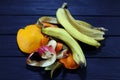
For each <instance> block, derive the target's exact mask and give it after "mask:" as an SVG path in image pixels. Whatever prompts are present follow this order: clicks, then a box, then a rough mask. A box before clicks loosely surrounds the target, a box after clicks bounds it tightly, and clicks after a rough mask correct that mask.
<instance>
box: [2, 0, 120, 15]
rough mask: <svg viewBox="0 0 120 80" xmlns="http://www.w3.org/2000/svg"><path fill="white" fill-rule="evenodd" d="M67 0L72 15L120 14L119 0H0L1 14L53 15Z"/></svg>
mask: <svg viewBox="0 0 120 80" xmlns="http://www.w3.org/2000/svg"><path fill="white" fill-rule="evenodd" d="M63 2H67V3H68V6H69V9H70V11H71V12H72V13H73V14H74V15H109V16H111V15H114V16H120V6H119V4H120V1H119V0H76V1H74V0H67V1H64V0H58V1H57V0H52V1H48V0H22V1H21V0H12V1H10V0H1V1H0V14H2V15H13V14H15V15H25V14H26V15H41V14H42V15H55V12H56V9H57V8H59V7H61V5H62V4H63Z"/></svg>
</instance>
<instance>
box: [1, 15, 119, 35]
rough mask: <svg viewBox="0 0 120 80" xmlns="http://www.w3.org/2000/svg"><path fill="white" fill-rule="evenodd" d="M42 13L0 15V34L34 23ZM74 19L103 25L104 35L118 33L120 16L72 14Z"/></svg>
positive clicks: (15, 30)
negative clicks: (33, 14) (34, 14)
mask: <svg viewBox="0 0 120 80" xmlns="http://www.w3.org/2000/svg"><path fill="white" fill-rule="evenodd" d="M42 16H44V15H40V16H0V22H1V23H0V34H16V33H17V31H18V30H19V29H20V28H23V27H25V26H26V25H29V24H34V23H36V21H37V20H38V19H39V18H40V17H42ZM54 17H55V16H54ZM74 18H75V19H79V20H83V21H86V22H89V23H90V24H92V25H93V26H96V27H105V28H106V29H108V31H106V32H105V33H106V34H105V35H108V36H109V35H113V36H114V35H115V36H116V35H117V36H119V35H120V31H119V23H120V17H99V16H98V17H83V16H74Z"/></svg>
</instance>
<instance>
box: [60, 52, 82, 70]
mask: <svg viewBox="0 0 120 80" xmlns="http://www.w3.org/2000/svg"><path fill="white" fill-rule="evenodd" d="M59 61H60V62H61V63H62V64H64V66H65V68H67V69H77V68H78V67H79V66H80V65H78V64H77V63H76V62H75V61H74V59H73V55H72V53H71V52H69V53H68V57H66V58H61V59H60V60H59Z"/></svg>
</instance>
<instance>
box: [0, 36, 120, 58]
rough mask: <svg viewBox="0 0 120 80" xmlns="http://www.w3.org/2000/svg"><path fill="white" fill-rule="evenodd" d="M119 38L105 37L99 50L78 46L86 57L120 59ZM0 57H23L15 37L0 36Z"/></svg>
mask: <svg viewBox="0 0 120 80" xmlns="http://www.w3.org/2000/svg"><path fill="white" fill-rule="evenodd" d="M119 41H120V37H107V38H106V39H105V40H104V41H103V42H102V43H101V47H100V48H99V49H95V48H93V47H90V46H86V45H83V44H80V45H81V47H82V49H83V51H84V53H85V55H86V57H120V54H119V52H120V47H119V46H120V42H119ZM0 53H1V54H0V56H3V57H4V56H25V55H24V54H22V52H20V50H19V49H18V46H17V42H16V36H15V35H9V36H0Z"/></svg>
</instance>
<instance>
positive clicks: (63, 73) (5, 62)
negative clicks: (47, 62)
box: [0, 57, 120, 80]
mask: <svg viewBox="0 0 120 80" xmlns="http://www.w3.org/2000/svg"><path fill="white" fill-rule="evenodd" d="M25 61H26V58H21V57H6V58H5V57H0V64H1V66H0V75H1V76H0V80H51V79H50V76H49V72H46V71H44V70H43V69H42V68H35V67H30V66H27V65H26V63H25ZM119 62H120V59H108V58H102V59H101V58H95V59H94V58H88V59H87V68H86V69H83V70H82V69H78V70H73V71H70V70H65V69H63V68H62V69H60V71H59V70H58V71H57V72H56V76H54V79H52V80H73V78H74V80H119V79H120V76H119V74H120V65H119Z"/></svg>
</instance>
